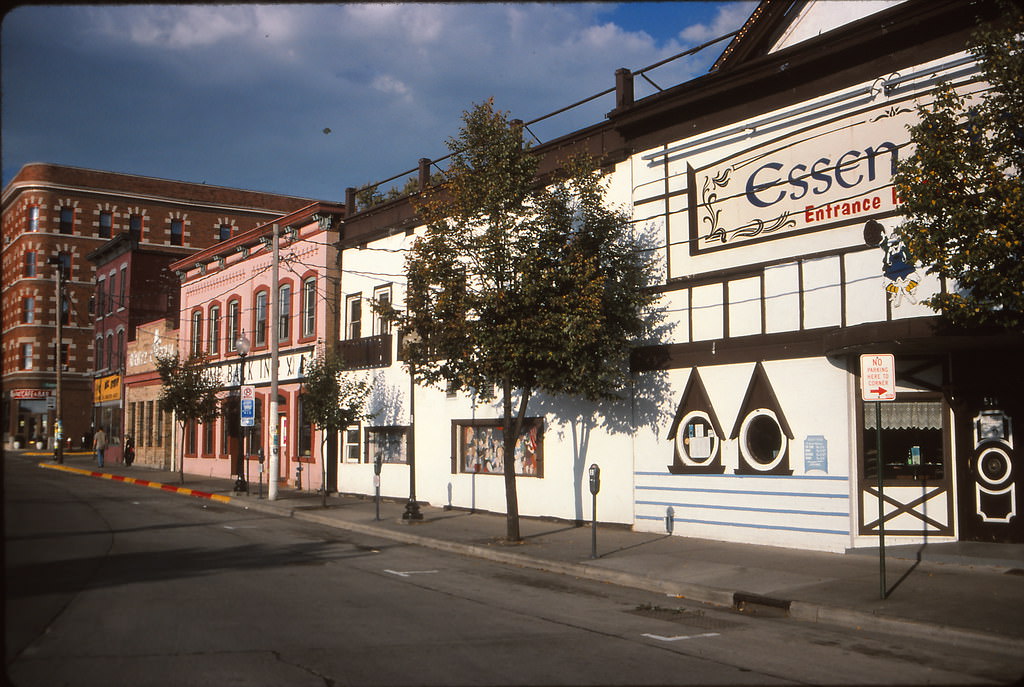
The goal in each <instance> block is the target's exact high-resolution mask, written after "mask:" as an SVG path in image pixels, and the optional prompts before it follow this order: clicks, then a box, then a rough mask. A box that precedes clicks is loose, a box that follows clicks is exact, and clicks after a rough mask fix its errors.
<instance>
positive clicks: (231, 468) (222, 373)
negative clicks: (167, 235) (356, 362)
mask: <svg viewBox="0 0 1024 687" xmlns="http://www.w3.org/2000/svg"><path fill="white" fill-rule="evenodd" d="M343 215H344V206H342V205H335V204H331V203H322V202H321V203H314V204H312V205H309V206H307V207H305V208H303V209H301V210H298V211H295V212H293V213H291V214H288V215H285V216H283V217H280V218H278V219H277V220H275V221H274V222H271V223H267V224H264V225H261V226H259V227H257V228H255V229H253V230H251V231H248V232H246V233H243V234H239V235H238V236H236V237H233V238H231V239H230V240H228V241H224V242H222V243H219V244H217V245H216V246H213V247H211V248H208V249H206V250H204V251H202V252H200V253H196V254H194V255H192V256H189V257H188V258H187V259H183V260H179V261H178V262H176V263H174V264H172V265H171V269H172V270H174V271H175V272H177V274H178V277H179V278H180V279H181V316H180V317H181V319H180V325H179V331H180V332H181V333H180V343H179V346H180V353H181V357H182V359H185V358H187V357H188V356H190V355H192V354H201V355H203V356H205V359H206V363H207V366H208V368H209V370H210V373H211V374H213V375H215V376H216V378H217V379H218V380H220V382H221V386H222V393H221V408H222V413H221V414H220V416H219V417H218V418H217V420H216V421H214V422H208V423H190V424H189V425H187V426H186V428H185V432H184V436H183V437H179V439H178V440H179V441H183V442H184V471H185V472H187V473H191V474H199V475H208V476H216V477H229V476H233V475H238V474H239V473H240V471H241V472H242V474H244V475H246V476H247V480H248V482H249V484H250V487H251V488H253V489H254V488H256V481H257V479H260V480H261V481H262V485H263V488H264V489H266V488H267V486H268V485H269V480H270V479H271V478H272V476H271V475H269V474H268V473H269V468H270V464H271V461H270V459H269V457H270V452H271V447H270V441H271V436H272V435H271V427H272V425H271V423H276V426H277V429H278V436H279V437H280V461H279V469H278V474H277V475H274V476H273V478H276V479H277V480H278V482H277V484H278V485H281V486H294V487H301V488H303V489H314V490H315V489H320V488H321V487H322V486H323V483H324V477H323V472H322V465H323V457H322V456H321V455H320V452H321V449H320V446H321V442H320V438H319V437H318V436H317V434H318V430H316V429H315V428H314V427H312V426H311V424H310V423H309V422H308V421H307V420H306V418H305V417H304V413H303V407H302V406H303V403H302V394H301V390H302V381H303V377H304V371H305V368H306V366H307V365H308V364H309V362H310V360H312V358H313V357H314V356H315V355H316V352H317V349H318V347H321V346H323V345H325V344H327V343H328V342H330V341H332V340H333V339H336V338H337V331H338V326H337V314H336V307H331V306H332V304H334V303H336V302H337V289H338V284H339V266H338V255H337V248H336V247H335V245H334V244H335V242H336V241H337V239H338V234H337V231H338V228H339V226H340V223H341V220H342V217H343ZM275 225H276V227H275ZM275 232H276V234H277V236H278V251H277V253H278V256H277V260H276V268H277V269H276V271H277V274H278V278H277V281H276V283H274V280H273V278H272V275H273V273H274V271H275V269H274V268H275V260H274V250H273V237H274V235H275ZM274 300H276V306H277V313H278V317H277V320H276V321H271V313H272V311H273V305H274V303H273V301H274ZM243 339H244V340H245V342H243V344H242V346H241V347H240V346H239V341H240V340H243ZM245 343H248V346H246V345H245ZM275 345H276V346H277V357H278V365H277V384H278V398H277V417H276V418H271V417H270V416H269V415H270V412H271V407H272V404H271V400H272V399H271V397H270V395H271V386H272V381H273V377H274V375H273V374H272V365H271V362H272V357H273V350H272V349H273V347H274V346H275ZM245 348H248V351H245ZM243 383H244V385H245V386H252V387H254V391H255V413H254V415H255V417H254V419H253V422H252V425H251V426H246V427H243V426H242V419H241V417H240V413H239V405H240V404H239V396H240V394H241V386H242V384H243ZM332 445H333V443H332ZM178 448H179V449H180V448H181V447H180V445H179V447H178ZM261 457H264V458H265V460H263V461H260V458H261ZM333 463H334V461H328V464H329V465H332V464H333ZM261 469H262V470H261ZM332 478H333V475H331V476H329V478H328V480H327V485H328V488H329V489H330V486H331V484H332Z"/></svg>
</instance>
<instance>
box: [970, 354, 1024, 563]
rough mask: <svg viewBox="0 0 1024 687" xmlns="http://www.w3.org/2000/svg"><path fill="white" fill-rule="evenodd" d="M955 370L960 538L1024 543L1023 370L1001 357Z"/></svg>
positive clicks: (978, 360)
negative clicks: (1023, 506)
mask: <svg viewBox="0 0 1024 687" xmlns="http://www.w3.org/2000/svg"><path fill="white" fill-rule="evenodd" d="M955 365H956V367H955V370H956V373H957V375H956V378H957V379H958V380H960V383H959V384H958V385H957V390H958V392H959V393H958V394H957V395H958V401H959V402H958V403H957V405H956V414H957V420H956V422H957V442H956V451H957V455H956V466H957V482H958V484H957V487H958V488H957V520H958V524H959V526H960V536H959V538H960V539H962V540H968V541H986V542H1017V543H1024V516H1022V515H1021V512H1020V511H1021V507H1022V505H1024V504H1022V502H1021V499H1022V498H1024V486H1022V484H1024V474H1022V473H1024V455H1022V450H1021V443H1020V441H1021V438H1020V437H1017V436H1016V433H1017V432H1020V431H1022V430H1021V427H1022V426H1024V425H1022V423H1024V392H1022V389H1024V387H1022V386H1021V385H1022V384H1024V366H1022V365H1021V363H1020V362H1019V361H1017V360H1014V359H1013V357H1012V354H1005V355H1000V354H998V353H996V354H986V355H984V356H971V357H967V356H964V357H962V358H961V359H959V360H957V361H956V363H955ZM1015 425H1016V426H1015Z"/></svg>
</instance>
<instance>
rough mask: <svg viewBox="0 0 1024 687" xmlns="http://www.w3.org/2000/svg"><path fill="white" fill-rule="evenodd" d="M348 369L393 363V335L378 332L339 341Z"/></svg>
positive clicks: (385, 365)
mask: <svg viewBox="0 0 1024 687" xmlns="http://www.w3.org/2000/svg"><path fill="white" fill-rule="evenodd" d="M338 350H339V351H340V352H341V355H342V356H343V357H344V359H345V369H346V370H365V369H368V368H371V367H388V366H389V365H391V335H390V334H378V335H377V336H364V337H362V338H361V339H345V340H343V341H339V342H338Z"/></svg>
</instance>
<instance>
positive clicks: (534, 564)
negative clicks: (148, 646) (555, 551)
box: [38, 463, 1024, 654]
mask: <svg viewBox="0 0 1024 687" xmlns="http://www.w3.org/2000/svg"><path fill="white" fill-rule="evenodd" d="M38 465H39V467H41V468H47V469H51V470H60V471H62V472H70V473H73V474H79V475H84V476H87V477H99V478H101V479H109V480H113V481H117V482H125V483H128V484H138V485H140V486H145V487H150V488H152V489H160V490H162V491H168V492H173V493H177V494H184V495H187V496H193V497H196V498H203V499H211V500H214V501H218V502H220V503H226V504H228V505H231V506H235V507H236V508H242V509H246V510H250V509H251V510H257V511H260V512H263V513H268V514H273V515H278V516H281V517H288V518H294V519H296V520H304V521H306V522H312V523H315V524H318V525H325V526H327V527H332V528H334V529H339V530H346V531H350V532H357V533H359V534H365V535H369V536H374V537H380V538H382V539H389V540H392V541H398V542H402V543H404V544H410V545H413V546H421V547H423V548H427V549H434V550H437V551H445V552H447V553H455V554H460V555H464V556H471V557H473V558H479V559H483V560H488V561H491V562H494V563H501V564H504V565H514V566H518V567H523V568H530V569H533V570H540V571H543V572H552V573H557V574H561V575H570V576H572V577H577V578H581V579H586V580H591V581H594V582H604V583H608V584H615V585H619V586H621V587H629V588H632V589H639V590H643V591H648V592H655V593H663V594H666V595H668V596H673V597H676V598H679V599H687V600H690V601H696V602H699V603H705V604H710V605H713V606H721V607H725V608H732V609H734V610H737V611H741V612H743V611H749V612H752V613H755V614H756V613H757V612H758V609H768V610H769V611H770V612H776V613H778V612H781V613H782V614H784V615H785V616H786V617H789V618H792V619H794V620H800V621H804V622H813V623H825V624H829V625H837V626H841V627H846V628H851V629H855V630H866V631H872V632H888V633H896V634H901V635H905V636H908V635H909V636H915V637H921V638H927V639H938V640H940V641H945V642H949V643H952V644H957V645H962V646H969V647H974V648H978V649H983V650H995V651H1005V652H1009V653H1015V654H1021V653H1024V639H1016V638H1013V637H1004V636H1002V635H998V634H992V633H988V632H983V631H979V630H969V629H965V628H958V627H952V626H949V625H940V624H937V623H929V622H924V621H917V620H907V619H904V618H895V617H891V616H883V615H878V614H875V613H869V612H865V611H857V610H854V609H851V608H845V607H841V606H829V605H826V604H818V603H811V602H804V601H795V600H791V599H778V598H774V597H767V596H762V595H759V594H752V593H749V592H745V591H742V590H726V589H720V588H717V587H709V586H705V585H697V584H688V583H684V582H670V581H666V580H658V579H653V578H650V577H646V576H643V575H637V574H636V573H629V572H623V571H619V570H609V569H607V568H598V567H595V566H593V565H588V564H585V563H571V562H567V561H555V560H546V559H542V558H534V557H532V556H525V555H523V554H519V553H511V552H507V551H501V550H497V549H493V548H490V547H486V546H479V545H476V544H462V543H460V542H452V541H445V540H443V539H435V538H432V537H425V536H421V535H417V534H412V533H409V532H396V531H393V530H388V529H383V528H380V527H376V526H373V525H364V524H362V523H357V522H347V521H344V520H338V519H336V518H330V517H327V516H324V515H320V514H319V513H316V512H310V511H307V510H302V509H297V508H288V507H279V506H271V505H269V504H267V503H265V502H263V503H261V502H252V501H249V500H247V499H246V500H242V499H234V500H233V499H232V498H231V497H230V496H224V495H222V494H210V493H208V492H203V491H198V490H195V489H188V488H185V487H175V486H171V485H166V484H161V483H160V482H152V481H149V480H144V479H136V478H133V477H123V476H120V475H112V474H109V473H104V472H97V471H94V470H83V469H81V468H74V467H69V466H66V465H55V464H52V463H39V464H38Z"/></svg>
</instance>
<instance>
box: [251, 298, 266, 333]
mask: <svg viewBox="0 0 1024 687" xmlns="http://www.w3.org/2000/svg"><path fill="white" fill-rule="evenodd" d="M254 317H255V321H254V322H253V328H252V331H253V338H254V339H255V341H254V342H253V343H254V345H256V346H266V345H267V292H266V291H259V292H257V293H256V309H255V312H254Z"/></svg>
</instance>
